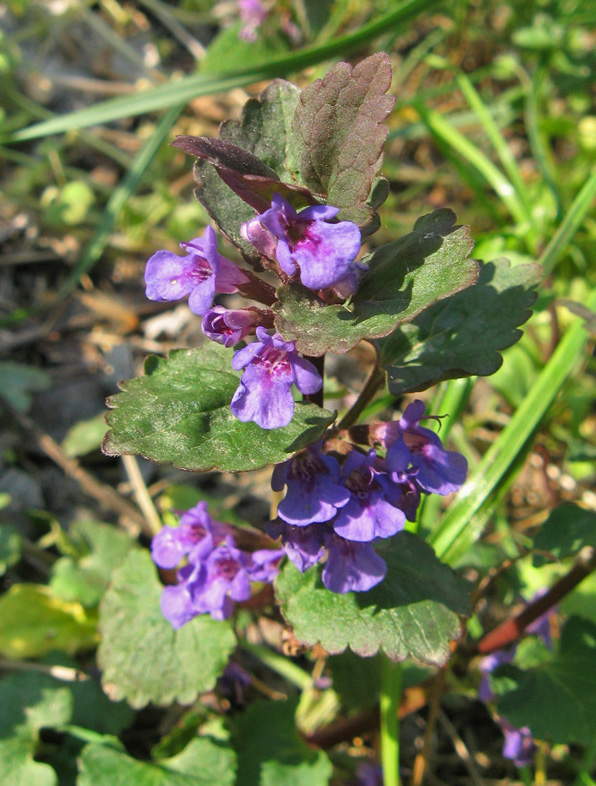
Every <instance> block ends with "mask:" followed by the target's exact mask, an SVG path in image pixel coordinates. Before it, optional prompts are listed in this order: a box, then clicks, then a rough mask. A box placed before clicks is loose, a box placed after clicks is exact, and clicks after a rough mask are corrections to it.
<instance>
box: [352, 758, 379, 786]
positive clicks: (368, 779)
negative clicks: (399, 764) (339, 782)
mask: <svg viewBox="0 0 596 786" xmlns="http://www.w3.org/2000/svg"><path fill="white" fill-rule="evenodd" d="M346 786H383V768H382V767H381V766H379V765H378V764H373V763H372V762H369V761H363V762H361V763H360V764H359V765H358V769H357V770H356V779H355V780H350V781H349V783H348V784H346Z"/></svg>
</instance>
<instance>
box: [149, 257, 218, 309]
mask: <svg viewBox="0 0 596 786" xmlns="http://www.w3.org/2000/svg"><path fill="white" fill-rule="evenodd" d="M197 264H198V263H197V258H196V257H194V256H190V257H180V256H178V255H177V254H174V253H172V252H171V251H157V252H156V253H155V254H153V256H152V257H151V258H150V259H149V260H148V262H147V265H146V267H145V284H146V289H145V294H146V296H147V297H148V298H149V300H180V298H183V297H186V296H187V295H188V294H189V292H192V290H193V288H194V287H195V286H196V283H197V282H196V278H195V277H194V276H193V273H194V272H195V271H196V269H197ZM203 265H204V267H205V268H206V269H208V266H207V263H206V262H204V263H203Z"/></svg>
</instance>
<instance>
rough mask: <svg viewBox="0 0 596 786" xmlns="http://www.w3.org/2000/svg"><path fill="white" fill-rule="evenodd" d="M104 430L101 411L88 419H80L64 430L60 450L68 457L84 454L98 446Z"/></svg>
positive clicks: (104, 425)
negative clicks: (64, 434)
mask: <svg viewBox="0 0 596 786" xmlns="http://www.w3.org/2000/svg"><path fill="white" fill-rule="evenodd" d="M105 432H106V424H105V420H104V413H103V412H100V413H99V415H95V417H92V418H89V420H80V421H79V422H78V423H76V424H75V425H74V426H73V427H72V428H69V429H68V431H67V432H66V436H65V437H64V439H63V440H62V450H63V451H64V452H65V453H66V455H67V456H69V457H70V458H75V457H76V456H85V455H86V454H87V453H91V451H92V450H97V448H99V447H100V445H101V441H102V439H103V438H104V434H105Z"/></svg>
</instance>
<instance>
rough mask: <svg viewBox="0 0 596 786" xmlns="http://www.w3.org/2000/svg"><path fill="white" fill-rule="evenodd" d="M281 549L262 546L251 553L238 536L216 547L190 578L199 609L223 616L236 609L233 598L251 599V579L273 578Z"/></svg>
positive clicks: (199, 611) (227, 615)
mask: <svg viewBox="0 0 596 786" xmlns="http://www.w3.org/2000/svg"><path fill="white" fill-rule="evenodd" d="M281 556H282V554H281V551H273V550H267V549H265V550H262V551H255V552H254V554H249V553H248V552H246V551H241V550H240V549H238V548H236V543H235V542H234V538H233V537H231V536H228V537H227V538H226V539H225V542H224V543H222V544H221V545H220V546H218V547H217V548H216V549H214V550H213V551H212V552H211V554H209V556H208V557H207V558H206V559H205V560H204V562H203V563H202V565H201V569H200V571H197V572H195V574H194V575H193V576H191V577H189V579H188V589H189V591H190V595H191V598H192V603H193V606H194V608H195V609H196V611H197V613H206V612H209V613H210V614H211V616H212V617H213V619H217V620H223V619H227V618H228V617H229V616H231V614H232V611H233V610H234V604H233V603H232V601H233V600H237V601H242V600H248V599H249V598H250V596H251V587H250V582H251V581H267V582H269V581H271V580H272V579H273V577H274V576H275V575H276V574H277V572H278V567H277V563H278V562H279V560H280V559H281Z"/></svg>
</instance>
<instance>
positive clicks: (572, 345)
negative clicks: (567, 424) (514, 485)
mask: <svg viewBox="0 0 596 786" xmlns="http://www.w3.org/2000/svg"><path fill="white" fill-rule="evenodd" d="M587 305H588V307H589V308H594V307H596V290H595V291H593V292H592V293H591V296H590V297H589V298H588V303H587ZM587 341H588V333H587V331H586V329H585V327H584V324H583V321H582V320H580V319H577V320H576V321H575V323H574V324H573V326H572V327H571V328H569V330H568V331H567V332H566V333H565V335H564V336H563V339H562V340H561V341H560V342H559V345H558V346H557V348H556V350H555V351H554V352H553V354H552V356H551V358H550V359H549V361H548V363H547V364H546V365H545V367H544V369H543V370H542V372H541V373H540V376H539V377H538V379H537V380H536V382H535V383H534V385H533V386H532V389H531V390H530V392H529V393H528V395H527V396H526V398H525V399H524V401H523V403H522V405H521V406H520V407H519V409H518V410H517V411H516V413H515V414H514V415H513V417H512V418H511V420H510V422H509V424H508V425H507V427H506V428H505V429H504V430H503V432H502V433H501V434H500V436H499V437H498V439H497V440H496V442H494V443H493V445H492V446H491V447H490V448H489V450H488V451H487V452H486V454H485V455H484V457H483V459H482V461H481V462H480V464H479V465H478V467H477V469H476V471H475V473H474V475H473V477H472V478H471V479H470V480H469V481H468V482H467V483H466V485H465V486H464V487H463V489H462V490H461V491H460V493H459V495H458V497H457V501H456V502H455V504H454V505H453V506H452V507H451V508H450V510H449V512H448V513H447V515H446V516H445V517H444V519H443V521H442V522H441V524H440V525H439V527H438V528H437V529H436V530H435V531H434V532H432V533H431V534H430V536H429V542H430V543H431V544H432V546H433V548H434V549H435V551H436V553H437V556H439V557H440V558H441V559H444V560H446V561H447V562H454V561H455V560H456V559H458V558H459V557H460V556H461V555H462V554H463V553H464V552H465V551H466V550H467V549H468V548H469V547H470V546H471V545H472V544H473V543H474V541H475V540H476V539H477V538H478V537H479V536H480V534H481V532H482V530H483V528H484V525H485V524H486V521H487V519H488V516H489V515H490V511H491V510H492V504H491V498H492V497H493V495H495V494H497V493H498V492H499V487H500V485H501V484H502V483H503V482H504V481H505V480H506V479H507V477H508V473H509V469H510V467H511V466H512V465H513V464H514V463H515V461H516V460H517V458H518V456H519V454H520V453H521V452H522V451H524V449H526V447H527V443H528V441H529V440H530V439H531V437H532V435H533V433H534V431H535V429H536V428H537V427H538V425H539V423H540V421H541V420H542V418H543V417H544V415H545V414H546V412H547V411H548V409H549V407H550V405H551V404H552V402H553V400H554V399H555V397H556V395H557V393H558V391H559V390H560V388H561V386H562V385H563V383H564V382H565V380H566V379H567V377H568V376H569V374H571V372H572V371H573V369H574V368H575V366H576V364H577V363H578V361H579V360H580V359H581V357H582V354H583V352H584V349H585V346H586V343H587Z"/></svg>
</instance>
